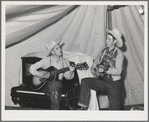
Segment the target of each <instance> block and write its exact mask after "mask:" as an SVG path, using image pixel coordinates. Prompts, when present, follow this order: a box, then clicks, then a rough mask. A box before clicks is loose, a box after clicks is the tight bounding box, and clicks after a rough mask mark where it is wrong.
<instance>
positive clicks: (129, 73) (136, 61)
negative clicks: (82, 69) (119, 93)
mask: <svg viewBox="0 0 149 122" xmlns="http://www.w3.org/2000/svg"><path fill="white" fill-rule="evenodd" d="M137 8H138V7H137V6H124V7H121V8H119V9H115V10H113V11H112V28H113V29H114V28H118V29H119V30H120V31H121V32H122V33H123V37H122V39H123V41H124V46H123V47H122V48H121V50H122V51H123V53H124V55H125V60H124V70H123V76H122V78H123V82H124V86H125V89H124V91H123V97H124V98H125V101H124V103H125V104H126V105H131V104H141V103H144V21H143V18H142V16H141V15H140V14H139V12H138V9H137Z"/></svg>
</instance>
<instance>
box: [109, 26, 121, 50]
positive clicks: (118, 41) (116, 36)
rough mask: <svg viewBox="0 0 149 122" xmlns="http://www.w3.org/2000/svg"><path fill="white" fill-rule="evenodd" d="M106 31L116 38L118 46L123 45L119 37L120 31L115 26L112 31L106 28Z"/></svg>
mask: <svg viewBox="0 0 149 122" xmlns="http://www.w3.org/2000/svg"><path fill="white" fill-rule="evenodd" d="M106 31H107V33H110V34H112V35H113V36H114V37H115V38H116V40H117V43H116V45H117V46H118V47H122V46H123V41H122V39H121V37H122V33H121V32H120V31H119V30H118V29H117V28H115V29H113V30H112V31H111V30H107V29H106Z"/></svg>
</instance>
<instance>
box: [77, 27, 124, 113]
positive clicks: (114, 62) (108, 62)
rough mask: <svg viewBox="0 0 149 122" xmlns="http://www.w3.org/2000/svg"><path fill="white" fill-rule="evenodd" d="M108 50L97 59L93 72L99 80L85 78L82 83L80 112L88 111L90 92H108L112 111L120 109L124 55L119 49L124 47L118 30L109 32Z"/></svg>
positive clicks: (93, 65) (92, 68) (79, 103)
mask: <svg viewBox="0 0 149 122" xmlns="http://www.w3.org/2000/svg"><path fill="white" fill-rule="evenodd" d="M107 32H108V35H107V40H106V43H107V48H105V49H104V50H103V51H102V53H101V54H100V55H98V57H97V58H96V60H95V61H94V63H93V64H92V67H91V72H92V74H93V75H94V76H96V77H97V78H84V79H82V81H81V87H80V96H79V102H78V105H79V106H78V109H79V110H86V109H87V108H88V106H89V102H90V90H91V89H92V90H95V91H103V90H104V91H105V90H106V91H107V93H108V98H109V102H110V106H111V109H112V110H119V109H120V101H121V100H120V95H121V72H122V69H123V68H122V66H123V59H124V55H123V53H122V52H121V50H120V49H119V48H118V47H122V45H123V42H122V40H121V36H122V34H121V33H120V31H119V30H118V29H114V30H112V31H110V30H107Z"/></svg>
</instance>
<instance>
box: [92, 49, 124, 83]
mask: <svg viewBox="0 0 149 122" xmlns="http://www.w3.org/2000/svg"><path fill="white" fill-rule="evenodd" d="M116 50H117V57H116V59H115V60H116V62H115V67H109V69H108V71H106V72H107V73H108V74H111V75H112V78H113V81H116V80H119V79H121V72H122V69H123V60H124V55H123V53H122V52H121V50H120V49H119V48H117V47H116V48H115V51H116ZM104 54H105V51H104V52H101V53H100V54H99V55H98V56H97V58H96V59H95V61H94V63H93V64H92V68H95V67H96V65H97V64H100V63H101V61H102V59H103V57H104Z"/></svg>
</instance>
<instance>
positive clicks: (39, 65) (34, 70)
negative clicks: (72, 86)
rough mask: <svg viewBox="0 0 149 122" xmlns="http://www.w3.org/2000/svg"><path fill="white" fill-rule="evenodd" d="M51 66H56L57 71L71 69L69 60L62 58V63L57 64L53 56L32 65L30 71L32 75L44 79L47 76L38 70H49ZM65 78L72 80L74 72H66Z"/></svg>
mask: <svg viewBox="0 0 149 122" xmlns="http://www.w3.org/2000/svg"><path fill="white" fill-rule="evenodd" d="M50 66H54V67H55V68H57V69H61V68H65V67H69V66H70V63H69V61H68V59H66V58H63V57H62V58H61V61H60V62H56V60H55V59H54V57H53V56H49V57H46V58H43V59H42V60H41V61H39V62H37V63H35V64H33V65H31V67H30V69H29V70H30V73H31V74H32V75H34V76H37V77H40V78H42V77H43V76H44V75H45V73H44V72H39V71H38V69H39V68H42V69H47V68H49V67H50ZM64 77H65V78H66V79H67V80H71V79H72V78H73V75H72V72H70V71H66V72H65V73H64Z"/></svg>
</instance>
